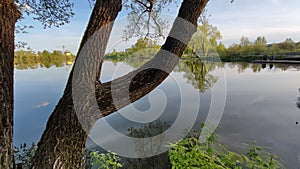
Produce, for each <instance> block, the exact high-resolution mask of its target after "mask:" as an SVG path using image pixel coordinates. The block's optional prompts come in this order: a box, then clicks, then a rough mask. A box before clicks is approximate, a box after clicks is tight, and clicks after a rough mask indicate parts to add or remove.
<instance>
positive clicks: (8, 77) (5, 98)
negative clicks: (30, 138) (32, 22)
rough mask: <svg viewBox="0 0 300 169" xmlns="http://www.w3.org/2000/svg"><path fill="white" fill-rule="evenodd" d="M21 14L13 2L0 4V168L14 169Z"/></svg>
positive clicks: (9, 0)
mask: <svg viewBox="0 0 300 169" xmlns="http://www.w3.org/2000/svg"><path fill="white" fill-rule="evenodd" d="M19 17H20V13H19V11H18V9H17V7H16V6H15V4H14V1H13V0H1V2H0V168H5V169H6V168H8V169H9V168H13V166H14V156H13V155H14V153H13V108H14V104H13V101H14V91H13V86H14V85H13V79H14V77H13V75H14V38H15V37H14V31H15V23H16V21H17V19H18V18H19Z"/></svg>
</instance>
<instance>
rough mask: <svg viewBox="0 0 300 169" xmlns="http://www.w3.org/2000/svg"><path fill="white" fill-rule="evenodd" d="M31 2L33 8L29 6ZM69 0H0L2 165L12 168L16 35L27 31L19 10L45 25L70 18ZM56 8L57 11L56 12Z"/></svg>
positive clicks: (56, 24) (51, 24) (0, 148)
mask: <svg viewBox="0 0 300 169" xmlns="http://www.w3.org/2000/svg"><path fill="white" fill-rule="evenodd" d="M28 5H29V6H30V9H31V11H29V10H27V9H29V8H27V7H29V6H28ZM71 6H72V3H70V1H69V0H66V1H64V0H41V1H39V0H30V1H28V0H1V2H0V38H1V41H0V111H1V112H0V132H1V133H0V134H1V138H0V151H1V155H0V168H13V166H14V164H13V163H14V157H13V140H12V136H13V107H14V105H13V97H14V94H13V93H14V92H13V79H14V76H13V74H14V72H13V71H14V57H13V56H14V47H15V44H14V35H15V28H17V29H18V30H16V32H26V31H25V29H26V28H27V26H23V27H20V26H17V27H16V26H15V23H16V21H17V20H18V19H19V18H20V17H22V13H20V11H22V12H24V13H27V14H30V13H31V12H32V13H33V14H34V15H35V17H34V18H35V19H37V20H39V21H41V22H42V23H43V25H44V26H45V27H46V26H48V27H51V26H60V25H63V24H65V23H66V22H69V18H70V17H71V16H72V15H73V14H74V13H73V12H72V8H71ZM53 9H55V10H56V12H53Z"/></svg>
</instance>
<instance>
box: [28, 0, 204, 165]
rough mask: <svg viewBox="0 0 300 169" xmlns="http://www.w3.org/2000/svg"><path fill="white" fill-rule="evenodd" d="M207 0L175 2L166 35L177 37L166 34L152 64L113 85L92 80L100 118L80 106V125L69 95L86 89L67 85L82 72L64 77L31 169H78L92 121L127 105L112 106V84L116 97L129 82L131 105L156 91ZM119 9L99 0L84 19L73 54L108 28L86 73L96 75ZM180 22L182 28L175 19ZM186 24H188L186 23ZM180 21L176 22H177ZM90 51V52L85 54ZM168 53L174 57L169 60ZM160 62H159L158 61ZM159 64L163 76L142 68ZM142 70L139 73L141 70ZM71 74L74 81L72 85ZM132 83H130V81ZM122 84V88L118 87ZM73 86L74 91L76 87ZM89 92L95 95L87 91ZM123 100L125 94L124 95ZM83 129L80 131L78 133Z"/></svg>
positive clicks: (72, 72)
mask: <svg viewBox="0 0 300 169" xmlns="http://www.w3.org/2000/svg"><path fill="white" fill-rule="evenodd" d="M207 2H208V0H184V1H183V2H182V4H181V7H180V10H179V13H178V18H177V19H176V20H175V23H176V24H174V25H173V28H172V29H171V32H170V35H174V34H180V35H184V36H182V38H183V39H181V41H180V40H177V39H175V38H172V37H171V36H169V37H167V39H166V42H165V44H164V45H163V46H162V47H161V49H162V50H161V51H159V52H158V53H157V54H156V55H155V56H154V58H153V59H152V60H150V61H149V62H147V63H145V64H144V65H143V66H142V67H141V68H139V69H137V70H135V71H133V72H130V73H129V74H127V75H124V76H123V77H120V78H118V79H115V80H114V82H106V83H102V84H100V83H97V81H96V79H95V84H96V86H95V88H96V100H97V102H98V105H99V109H100V111H101V114H93V113H94V112H93V111H91V110H89V107H88V109H84V108H87V107H82V108H83V110H85V113H86V114H84V119H85V120H87V121H85V122H84V123H81V122H80V121H79V119H78V117H77V114H76V112H75V108H74V104H73V98H72V94H73V95H75V98H76V96H80V95H82V94H85V92H83V91H87V89H85V88H80V86H72V85H73V84H79V83H81V82H83V81H84V79H80V78H86V77H87V76H89V75H88V74H86V73H84V72H85V71H80V72H75V73H76V74H75V73H74V69H73V70H72V71H71V74H70V77H69V79H68V82H67V85H66V88H65V91H64V94H63V96H62V98H61V99H60V101H59V103H58V105H57V106H56V108H55V110H54V111H53V113H52V114H51V116H50V118H49V120H48V122H47V126H46V129H45V131H44V133H43V135H42V138H41V140H40V142H39V143H38V149H37V153H36V155H35V157H34V160H33V166H32V168H44V169H47V168H82V167H83V166H84V165H83V164H84V158H83V157H84V154H85V142H86V139H87V134H88V132H86V130H87V131H89V130H90V129H91V127H92V126H93V124H94V123H95V121H96V120H97V119H99V118H101V117H104V116H107V115H109V114H111V113H112V112H115V111H116V110H117V109H119V108H122V107H124V106H126V105H128V104H129V103H128V102H126V100H125V101H123V100H124V98H119V99H120V100H119V101H120V104H119V105H118V107H116V105H114V102H113V100H112V91H111V85H112V83H115V84H117V86H116V89H117V91H114V92H120V93H122V92H123V91H124V90H126V89H125V88H126V86H127V85H128V83H130V88H129V98H130V102H134V101H136V100H137V99H139V98H141V97H143V96H144V95H146V94H148V93H149V92H150V91H152V90H153V89H154V88H156V87H157V86H158V85H159V84H160V83H161V82H162V81H163V80H164V79H165V78H166V77H167V76H168V73H170V72H171V71H172V69H173V68H174V67H175V65H176V63H177V62H178V60H179V58H178V57H181V56H182V53H183V51H184V50H185V48H186V46H187V44H186V42H188V41H189V40H190V39H191V37H192V35H193V33H194V32H196V26H197V20H198V18H199V16H200V14H201V12H202V11H203V9H204V7H205V6H206V4H207ZM120 10H121V1H120V0H116V1H105V0H97V1H96V4H95V7H94V9H93V12H92V16H91V18H90V22H89V24H88V27H87V30H86V31H85V35H84V36H83V39H82V42H81V45H80V47H79V51H78V54H79V53H80V52H83V51H84V50H85V48H84V45H85V43H89V41H88V39H89V38H90V37H91V36H92V35H93V34H94V33H95V32H96V31H97V30H99V29H101V28H103V27H104V25H106V24H108V25H109V27H108V28H107V30H106V31H105V34H101V35H102V36H100V37H101V38H102V40H103V41H101V42H102V43H101V46H100V49H98V48H97V50H96V51H99V50H100V51H101V52H102V53H100V54H98V55H95V56H94V55H91V56H88V57H90V58H88V59H91V60H89V62H88V64H86V62H83V63H85V65H83V66H84V67H85V68H86V69H87V68H88V70H89V71H90V72H89V73H91V74H92V73H94V72H100V71H101V63H102V62H101V57H103V55H104V51H105V50H104V49H105V47H106V44H107V41H108V38H109V35H110V30H111V27H112V21H113V20H114V19H115V18H116V16H117V14H118V12H119V11H120ZM179 18H182V19H184V20H185V21H184V22H183V23H184V24H182V21H181V19H179ZM186 21H189V22H190V23H192V24H187V23H186ZM179 23H181V24H179ZM164 51H169V53H170V54H166V53H165V52H164ZM86 52H90V51H86ZM174 55H176V56H178V57H174ZM162 58H163V59H162ZM81 59H82V60H84V59H87V57H84V56H82V55H77V58H76V61H75V62H78V61H80V60H81ZM157 64H159V66H160V67H162V70H163V68H164V67H167V70H166V72H165V71H162V70H159V69H146V70H144V68H147V67H152V66H153V65H157ZM142 70H143V71H142ZM73 75H76V76H78V77H79V79H77V80H76V81H75V83H72V80H73V79H72V78H73ZM131 79H132V80H131ZM124 86H125V87H124ZM74 87H75V89H76V90H79V91H81V93H80V92H78V93H72V92H73V91H72V88H74ZM77 87H78V88H77ZM92 92H95V91H92ZM88 94H89V93H88ZM126 97H127V96H126ZM82 101H83V103H82V104H83V105H89V104H90V103H89V102H88V98H86V99H85V100H82ZM84 129H86V130H84Z"/></svg>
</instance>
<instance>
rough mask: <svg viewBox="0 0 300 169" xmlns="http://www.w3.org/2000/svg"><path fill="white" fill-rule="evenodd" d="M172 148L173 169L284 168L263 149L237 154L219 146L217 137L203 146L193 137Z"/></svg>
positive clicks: (254, 148)
mask: <svg viewBox="0 0 300 169" xmlns="http://www.w3.org/2000/svg"><path fill="white" fill-rule="evenodd" d="M171 147H172V149H171V150H170V151H169V159H170V162H171V164H172V169H181V168H187V169H196V168H198V169H199V168H201V169H211V168H214V169H244V168H248V169H278V168H284V167H283V165H282V164H281V163H280V162H279V161H278V160H277V159H276V156H275V155H273V154H270V153H266V152H264V151H263V149H262V148H261V147H258V146H250V147H249V151H248V153H247V154H239V153H235V152H232V151H229V150H227V149H226V148H225V147H224V146H222V145H221V144H217V143H216V136H215V135H212V136H211V137H210V138H209V139H208V141H207V142H205V143H203V144H201V143H200V142H199V140H198V139H197V138H196V137H191V138H185V139H182V140H180V141H179V142H178V143H176V144H171Z"/></svg>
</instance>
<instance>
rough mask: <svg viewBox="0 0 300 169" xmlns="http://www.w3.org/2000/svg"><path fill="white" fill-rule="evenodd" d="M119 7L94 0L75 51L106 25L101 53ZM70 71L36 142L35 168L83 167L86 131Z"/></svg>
mask: <svg viewBox="0 0 300 169" xmlns="http://www.w3.org/2000/svg"><path fill="white" fill-rule="evenodd" d="M121 7H122V2H121V0H110V1H107V0H97V2H96V4H95V7H94V9H93V12H92V15H91V18H90V21H89V24H88V26H87V29H86V31H85V34H84V37H83V39H82V42H81V45H80V48H79V52H78V55H79V53H80V52H81V50H82V48H83V46H84V44H85V43H87V41H88V39H89V38H90V37H91V36H92V35H93V34H94V33H95V32H96V31H97V30H99V29H101V28H102V27H104V26H106V29H105V31H104V33H103V34H102V36H101V37H99V38H102V42H103V43H102V44H101V46H100V49H99V51H101V52H100V53H101V54H102V55H104V51H105V50H103V49H105V48H106V45H107V41H108V39H109V35H110V32H111V28H112V25H113V23H112V22H113V21H114V20H115V18H116V16H117V14H118V13H119V11H120V10H121ZM78 55H77V56H78ZM77 59H78V58H77ZM77 59H76V60H77ZM96 59H99V56H96ZM91 71H96V70H91ZM72 75H73V70H72V71H71V74H70V76H69V80H68V82H67V86H66V89H65V91H64V94H63V96H62V98H61V99H60V101H59V103H58V104H57V106H56V107H55V110H54V111H53V113H52V114H51V116H50V118H49V119H48V122H47V126H46V129H45V131H44V133H43V135H42V138H41V140H40V142H39V143H38V149H37V151H36V155H35V157H34V159H33V162H32V168H34V169H40V168H43V169H63V168H84V155H85V144H86V139H87V134H88V133H86V132H85V131H84V130H83V129H82V127H81V124H80V123H79V121H78V119H77V116H76V112H75V111H74V106H73V100H72V87H71V86H72ZM95 81H96V79H95Z"/></svg>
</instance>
